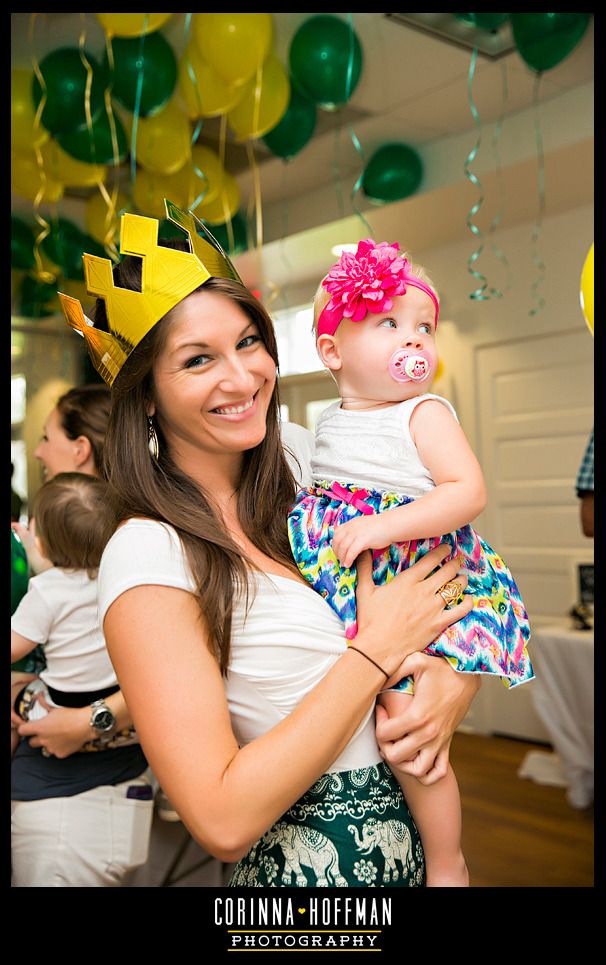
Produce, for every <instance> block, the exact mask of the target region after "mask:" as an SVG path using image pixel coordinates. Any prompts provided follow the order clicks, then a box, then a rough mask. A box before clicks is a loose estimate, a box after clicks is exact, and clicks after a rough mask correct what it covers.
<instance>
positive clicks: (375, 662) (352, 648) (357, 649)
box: [348, 643, 390, 680]
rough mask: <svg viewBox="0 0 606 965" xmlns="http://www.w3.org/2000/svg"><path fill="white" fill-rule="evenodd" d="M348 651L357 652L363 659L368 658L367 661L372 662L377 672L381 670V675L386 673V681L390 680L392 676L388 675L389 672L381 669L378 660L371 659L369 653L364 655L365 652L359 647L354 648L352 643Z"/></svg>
mask: <svg viewBox="0 0 606 965" xmlns="http://www.w3.org/2000/svg"><path fill="white" fill-rule="evenodd" d="M348 649H349V650H355V651H356V653H361V654H362V656H363V657H366V659H367V660H370V662H371V663H372V664H374V665H375V667H376V668H377V670H380V671H381V673H384V674H385V679H386V680H389V676H390V675H389V674H388V673H387V671H386V670H383V667H380V666H379V664H378V663H377V661H376V660H373V659H372V657H369V656H368V654H367V653H364V651H363V650H360V649H359V648H358V647H354V646H352V644H351V643H350V644H349V646H348Z"/></svg>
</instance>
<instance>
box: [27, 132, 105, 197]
mask: <svg viewBox="0 0 606 965" xmlns="http://www.w3.org/2000/svg"><path fill="white" fill-rule="evenodd" d="M40 151H41V153H42V157H43V158H44V170H45V171H46V173H47V175H50V176H51V177H52V178H54V179H55V180H56V181H62V182H63V184H65V185H66V186H67V187H70V188H91V187H92V186H93V185H95V184H99V182H100V181H105V178H106V177H107V167H106V166H105V165H104V164H86V163H85V162H84V161H78V160H76V158H75V157H71V155H69V154H67V153H66V151H64V150H63V148H61V147H59V145H58V144H57V142H56V141H55V140H54V139H53V138H51V139H50V140H49V141H47V142H46V144H44V145H43V146H42V147H41V148H40Z"/></svg>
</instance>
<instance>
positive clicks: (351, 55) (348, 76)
mask: <svg viewBox="0 0 606 965" xmlns="http://www.w3.org/2000/svg"><path fill="white" fill-rule="evenodd" d="M347 19H348V22H349V56H348V59H347V73H346V75H345V103H347V102H348V101H349V98H350V97H351V87H352V79H353V65H354V57H355V33H354V28H353V17H352V15H351V14H350V13H348V14H347ZM349 134H350V136H351V143H352V144H353V146H354V148H355V149H356V151H357V152H358V154H359V155H360V158H361V159H362V170H361V172H360V175H359V176H358V178H357V180H356V183H355V184H354V186H353V188H352V191H351V206H352V208H353V209H354V212H355V213H356V215H357V216H358V218H359V219H360V221H361V222H362V224H363V225H364V227H365V228H366V230H367V231H369V232H370V234H371V235H372V233H373V230H372V228H371V227H370V225H369V223H368V221H367V220H366V218H365V217H364V215H363V214H362V212H361V211H360V209H359V208H358V205H357V204H356V195H357V193H358V191H359V190H360V188H361V187H362V181H363V180H364V168H365V167H366V158H365V157H364V151H363V150H362V145H361V144H360V141H359V139H358V136H357V135H356V133H355V131H354V129H353V127H352V126H351V124H350V125H349Z"/></svg>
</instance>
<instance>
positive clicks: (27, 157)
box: [11, 151, 64, 204]
mask: <svg viewBox="0 0 606 965" xmlns="http://www.w3.org/2000/svg"><path fill="white" fill-rule="evenodd" d="M44 173H45V174H46V180H45V181H44V191H43V193H42V195H41V196H40V199H39V200H40V201H45V202H47V203H48V204H52V203H53V202H55V201H59V200H60V199H61V198H62V197H63V190H64V186H63V184H62V183H61V182H60V181H55V179H54V178H52V177H50V175H49V174H48V173H47V172H46V171H45V172H44ZM42 184H43V179H42V175H41V173H40V168H39V167H38V162H37V160H36V158H35V156H34V155H32V154H23V153H21V152H19V153H17V152H15V151H11V190H12V191H14V192H15V194H19V195H21V197H22V198H27V199H28V201H35V200H36V198H37V197H38V193H39V191H40V188H41V187H42Z"/></svg>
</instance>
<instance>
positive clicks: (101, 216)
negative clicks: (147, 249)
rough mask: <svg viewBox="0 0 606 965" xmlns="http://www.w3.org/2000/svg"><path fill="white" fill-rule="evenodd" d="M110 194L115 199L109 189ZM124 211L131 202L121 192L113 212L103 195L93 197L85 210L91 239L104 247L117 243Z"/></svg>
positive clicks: (87, 228) (85, 218)
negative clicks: (109, 243)
mask: <svg viewBox="0 0 606 965" xmlns="http://www.w3.org/2000/svg"><path fill="white" fill-rule="evenodd" d="M108 194H109V196H110V199H113V194H112V192H111V191H110V190H109V189H108ZM124 210H126V211H128V210H129V201H128V198H127V196H126V195H125V194H123V193H122V192H121V191H119V192H118V196H117V198H116V202H115V210H114V211H113V212H112V211H111V207H110V206H109V205H108V204H107V202H106V200H105V198H104V197H103V195H102V194H101V193H99V194H93V195H91V197H90V198H89V199H88V201H87V202H86V207H85V209H84V220H85V223H86V230H87V232H88V234H89V235H90V236H91V238H94V239H95V241H98V242H100V244H102V245H106V244H107V243H108V242H111V241H113V242H114V243H117V241H118V235H119V232H120V212H122V211H124ZM68 294H69V292H68Z"/></svg>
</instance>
